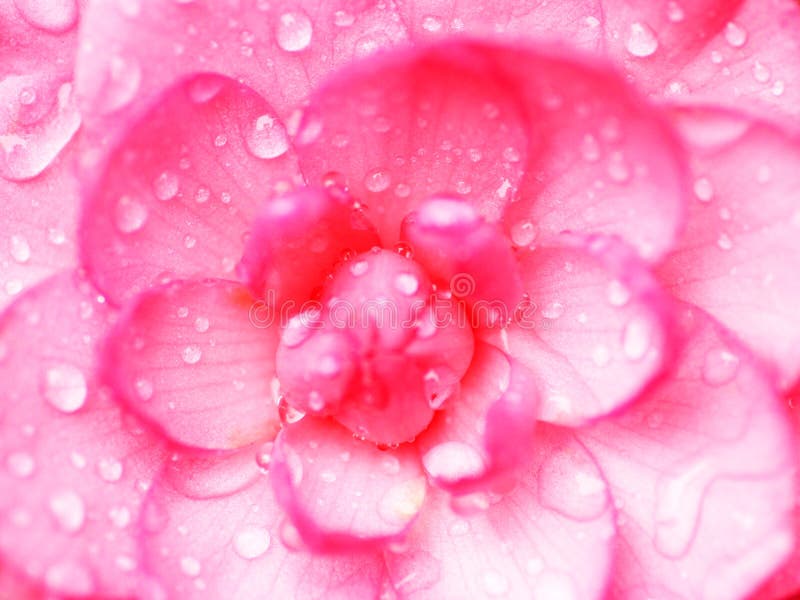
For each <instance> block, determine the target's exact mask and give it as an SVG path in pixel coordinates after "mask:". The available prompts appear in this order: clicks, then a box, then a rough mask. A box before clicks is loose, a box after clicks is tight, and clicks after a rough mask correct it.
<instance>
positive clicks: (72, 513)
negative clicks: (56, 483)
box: [48, 490, 86, 533]
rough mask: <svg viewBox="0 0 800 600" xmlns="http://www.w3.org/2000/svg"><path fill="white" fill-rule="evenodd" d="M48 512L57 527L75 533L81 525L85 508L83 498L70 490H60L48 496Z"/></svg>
mask: <svg viewBox="0 0 800 600" xmlns="http://www.w3.org/2000/svg"><path fill="white" fill-rule="evenodd" d="M48 506H49V508H50V512H51V513H52V515H53V517H54V518H55V520H56V522H57V523H58V525H59V527H61V529H63V530H64V531H66V532H68V533H76V532H78V531H80V529H81V528H82V527H83V523H84V521H85V519H86V508H85V506H84V504H83V499H82V498H81V497H80V496H79V495H78V494H77V493H76V492H74V491H72V490H61V491H58V492H56V493H55V494H53V495H52V496H51V497H50V501H49V503H48Z"/></svg>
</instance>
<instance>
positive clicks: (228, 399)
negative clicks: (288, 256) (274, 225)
mask: <svg viewBox="0 0 800 600" xmlns="http://www.w3.org/2000/svg"><path fill="white" fill-rule="evenodd" d="M252 307H253V299H252V296H250V294H249V293H248V292H247V290H246V289H245V288H243V287H242V286H240V285H239V284H236V283H233V282H227V281H221V280H209V281H204V282H191V281H190V282H176V283H173V284H170V285H168V286H166V287H163V288H159V289H155V290H152V291H150V292H148V293H146V294H144V295H142V296H140V298H139V299H138V300H137V302H136V303H135V304H134V305H132V306H131V307H130V309H129V310H128V311H127V312H126V313H125V314H124V316H123V317H122V318H121V319H120V321H119V323H118V324H117V325H116V326H115V328H114V330H113V331H112V333H111V334H110V336H109V340H108V344H107V347H106V351H105V353H104V356H103V359H104V361H105V370H106V374H107V377H108V379H109V381H110V382H111V384H112V385H113V386H114V389H115V390H116V391H117V392H118V394H119V395H120V397H121V398H123V399H124V400H125V402H126V403H127V404H128V405H129V406H130V407H131V408H132V409H133V410H135V411H136V412H138V413H139V414H141V415H142V416H143V417H145V418H146V419H148V420H150V421H153V422H154V423H156V424H157V425H158V426H159V427H160V428H161V429H162V430H163V431H164V432H165V433H166V434H167V435H168V436H169V437H171V438H172V439H174V440H175V441H178V442H180V443H182V444H187V445H190V446H197V447H200V448H211V449H230V448H238V447H241V446H245V445H247V444H250V443H252V442H254V441H256V440H259V439H262V438H265V437H266V438H269V437H273V436H274V435H275V433H276V432H277V429H278V427H279V418H278V410H277V406H276V405H275V402H274V401H273V395H272V391H271V389H272V383H271V382H272V379H273V377H274V374H275V366H274V365H275V349H276V347H277V344H278V334H277V331H278V330H277V327H270V326H267V325H265V324H263V323H260V322H258V321H257V320H255V319H254V318H253V316H252V313H251V309H252Z"/></svg>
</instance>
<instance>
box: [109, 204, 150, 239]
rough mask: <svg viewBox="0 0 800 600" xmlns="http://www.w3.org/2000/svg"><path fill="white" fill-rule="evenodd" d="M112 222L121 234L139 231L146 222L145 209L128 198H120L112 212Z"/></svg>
mask: <svg viewBox="0 0 800 600" xmlns="http://www.w3.org/2000/svg"><path fill="white" fill-rule="evenodd" d="M114 222H115V223H116V225H117V229H119V230H120V231H121V232H122V233H133V232H135V231H139V230H140V229H141V228H142V227H144V224H145V223H146V222H147V208H146V207H145V206H144V205H143V204H142V203H141V202H138V201H137V200H134V199H133V198H131V197H130V196H122V197H121V198H120V199H119V200H118V201H117V205H116V208H115V210H114Z"/></svg>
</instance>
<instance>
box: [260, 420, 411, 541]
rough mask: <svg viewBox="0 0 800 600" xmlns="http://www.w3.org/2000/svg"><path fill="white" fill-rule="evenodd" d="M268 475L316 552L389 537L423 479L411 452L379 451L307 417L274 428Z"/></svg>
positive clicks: (405, 518)
mask: <svg viewBox="0 0 800 600" xmlns="http://www.w3.org/2000/svg"><path fill="white" fill-rule="evenodd" d="M270 476H271V479H272V485H273V487H274V488H275V494H276V496H277V498H278V502H279V503H280V504H281V505H282V506H283V507H284V509H285V510H286V511H287V513H288V514H289V516H290V517H291V519H292V521H293V522H294V524H295V526H296V527H297V529H298V531H299V532H300V535H301V536H302V537H303V539H304V540H305V541H306V543H308V544H309V545H310V546H311V547H312V548H317V549H330V548H337V549H338V548H353V547H360V546H363V545H365V544H370V543H374V542H383V541H388V540H392V539H396V538H398V537H399V536H401V535H402V534H403V533H404V532H405V530H406V529H407V528H408V526H409V525H410V523H411V522H412V521H413V520H414V518H415V517H416V515H417V513H418V512H419V510H420V509H421V508H422V504H423V501H424V500H425V488H426V484H425V477H424V475H423V474H422V469H421V468H420V465H419V459H418V456H417V453H416V450H414V449H413V448H412V447H410V446H402V447H400V448H397V449H395V450H379V449H378V448H377V447H376V446H375V445H374V444H372V443H370V442H365V441H361V440H359V439H357V438H354V437H353V435H352V434H351V433H350V432H349V431H348V430H347V429H345V428H343V427H342V426H340V425H338V424H336V423H334V422H332V421H328V420H323V419H317V418H314V417H305V418H304V419H302V420H300V421H299V422H296V423H293V424H290V425H287V426H286V427H285V428H284V429H282V430H281V432H280V434H279V435H278V437H277V439H276V441H275V448H274V450H273V453H272V461H271V465H270Z"/></svg>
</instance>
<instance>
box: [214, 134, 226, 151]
mask: <svg viewBox="0 0 800 600" xmlns="http://www.w3.org/2000/svg"><path fill="white" fill-rule="evenodd" d="M227 143H228V136H227V135H225V134H224V133H220V134H219V135H217V136H216V137H215V138H214V146H216V147H217V148H222V147H223V146H225V144H227Z"/></svg>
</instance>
